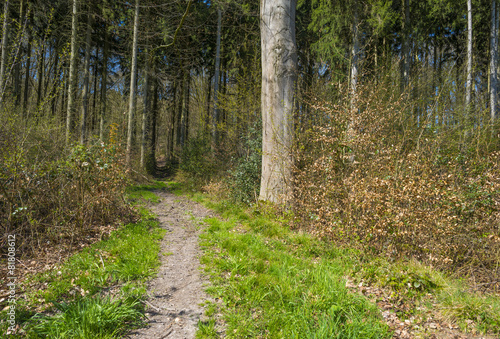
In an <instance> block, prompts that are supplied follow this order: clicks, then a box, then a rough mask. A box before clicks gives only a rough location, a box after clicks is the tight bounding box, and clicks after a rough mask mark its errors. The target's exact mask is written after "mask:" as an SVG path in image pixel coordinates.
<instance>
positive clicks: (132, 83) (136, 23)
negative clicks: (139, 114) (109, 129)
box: [125, 0, 139, 166]
mask: <svg viewBox="0 0 500 339" xmlns="http://www.w3.org/2000/svg"><path fill="white" fill-rule="evenodd" d="M138 34H139V0H135V17H134V38H133V42H132V69H131V73H132V74H131V76H130V97H129V101H128V128H127V153H126V159H125V161H126V163H127V166H130V157H131V154H132V135H133V128H134V110H135V91H136V79H137V36H138Z"/></svg>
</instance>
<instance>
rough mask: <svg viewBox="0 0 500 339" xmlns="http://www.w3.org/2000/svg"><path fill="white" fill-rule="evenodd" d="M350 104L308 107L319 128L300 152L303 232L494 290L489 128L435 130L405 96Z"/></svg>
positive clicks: (495, 174)
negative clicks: (458, 274) (452, 274)
mask: <svg viewBox="0 0 500 339" xmlns="http://www.w3.org/2000/svg"><path fill="white" fill-rule="evenodd" d="M354 102H355V103H354V106H353V104H352V103H351V102H348V103H347V104H345V105H333V104H331V103H330V102H328V101H319V100H318V99H316V100H315V101H313V103H312V105H311V106H312V107H313V109H314V111H315V112H316V116H318V115H320V116H322V119H317V120H316V121H315V122H313V123H311V124H310V127H309V128H305V129H304V130H303V131H302V132H301V133H300V135H299V142H298V144H297V147H296V155H295V157H296V160H297V161H296V164H297V167H296V170H295V175H294V184H295V192H294V193H295V196H294V204H295V205H294V207H295V212H296V218H295V221H296V225H297V227H300V228H303V229H307V230H309V231H310V232H312V233H314V234H316V235H318V236H319V237H323V238H328V239H331V240H332V241H335V242H338V243H341V244H349V245H351V246H352V245H354V246H356V247H358V248H362V249H364V250H366V251H368V252H370V253H374V254H380V255H386V256H390V257H393V258H400V257H413V258H416V259H418V260H421V261H423V262H427V263H429V264H431V265H434V266H437V267H442V268H446V269H449V270H452V271H459V272H461V273H467V274H472V275H474V276H476V278H477V279H479V280H481V281H483V282H488V281H493V280H498V279H496V278H495V277H498V275H499V273H500V272H499V269H498V266H499V263H500V224H499V220H500V214H499V208H500V171H499V169H500V167H499V165H500V163H499V160H500V157H499V155H500V152H499V150H498V140H497V139H498V137H497V136H495V135H492V133H489V132H488V129H491V127H490V126H485V127H484V128H483V127H477V128H476V130H475V131H473V132H471V133H466V132H464V131H463V129H462V127H461V126H460V125H459V124H456V125H451V124H450V125H439V126H435V125H433V124H432V123H431V122H429V121H428V120H425V119H423V116H422V115H420V117H418V118H416V117H415V114H416V113H415V112H414V111H413V110H412V106H411V101H409V100H408V99H407V98H406V97H405V96H398V95H391V94H387V93H384V92H383V90H379V91H378V92H377V91H376V90H374V89H373V88H371V89H366V88H365V89H364V90H360V92H359V95H358V97H357V98H356V100H355V101H354ZM490 287H491V286H490Z"/></svg>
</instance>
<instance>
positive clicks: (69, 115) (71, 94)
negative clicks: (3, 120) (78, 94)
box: [25, 0, 78, 145]
mask: <svg viewBox="0 0 500 339" xmlns="http://www.w3.org/2000/svg"><path fill="white" fill-rule="evenodd" d="M77 6H78V0H73V17H72V22H71V57H70V58H71V59H70V64H69V81H68V82H69V84H68V108H67V111H66V145H68V144H69V140H70V137H71V131H72V129H73V109H74V102H73V101H74V100H75V90H74V87H75V85H76V74H77V72H76V54H77V53H78V47H77V37H76V35H77V29H76V24H77V14H78V7H77ZM26 76H28V75H26ZM25 100H26V99H25Z"/></svg>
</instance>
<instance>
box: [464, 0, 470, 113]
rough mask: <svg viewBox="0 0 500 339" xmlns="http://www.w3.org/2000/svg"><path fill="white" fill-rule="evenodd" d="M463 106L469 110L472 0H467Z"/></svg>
mask: <svg viewBox="0 0 500 339" xmlns="http://www.w3.org/2000/svg"><path fill="white" fill-rule="evenodd" d="M465 91H466V92H465V107H466V109H467V110H470V102H471V98H472V0H467V85H466V89H465Z"/></svg>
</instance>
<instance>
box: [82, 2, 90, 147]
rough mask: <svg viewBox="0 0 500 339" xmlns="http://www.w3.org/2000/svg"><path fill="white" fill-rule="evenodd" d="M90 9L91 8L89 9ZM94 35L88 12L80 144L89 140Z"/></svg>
mask: <svg viewBox="0 0 500 339" xmlns="http://www.w3.org/2000/svg"><path fill="white" fill-rule="evenodd" d="M89 11H90V9H89ZM91 37H92V17H91V15H90V13H88V14H87V33H86V39H85V45H86V46H85V61H84V66H83V72H84V74H83V93H82V97H83V105H82V116H81V121H80V144H82V145H83V144H85V143H86V142H87V118H88V115H89V113H88V112H89V79H90V42H91Z"/></svg>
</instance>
